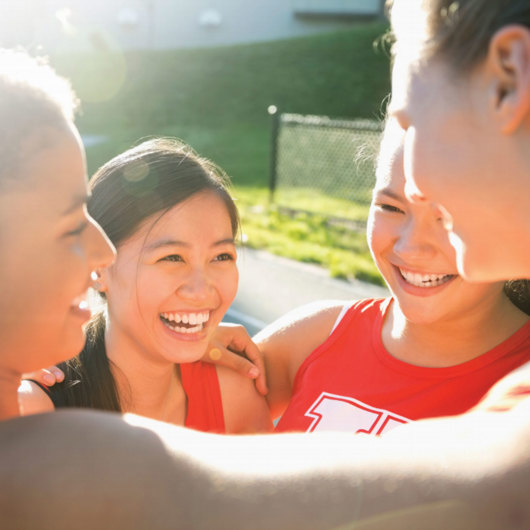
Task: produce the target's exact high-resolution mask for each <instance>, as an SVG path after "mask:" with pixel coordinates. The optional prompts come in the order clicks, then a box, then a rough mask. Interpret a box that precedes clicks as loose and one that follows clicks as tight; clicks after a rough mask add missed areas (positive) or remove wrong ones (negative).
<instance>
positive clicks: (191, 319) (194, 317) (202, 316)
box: [160, 311, 210, 333]
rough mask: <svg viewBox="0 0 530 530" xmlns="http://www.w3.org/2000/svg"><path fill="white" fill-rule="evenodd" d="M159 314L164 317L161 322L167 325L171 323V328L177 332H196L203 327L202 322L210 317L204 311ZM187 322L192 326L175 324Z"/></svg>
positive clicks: (208, 313)
mask: <svg viewBox="0 0 530 530" xmlns="http://www.w3.org/2000/svg"><path fill="white" fill-rule="evenodd" d="M160 316H161V317H162V318H163V319H164V320H163V322H164V323H165V324H166V325H168V322H170V323H171V326H168V327H170V328H171V329H173V330H175V331H178V332H179V333H197V331H200V330H201V329H202V328H203V324H204V323H205V322H208V320H209V318H210V312H209V311H205V312H204V313H160ZM181 322H182V324H189V325H190V326H193V327H182V326H181V327H177V326H176V325H177V324H180V323H181Z"/></svg>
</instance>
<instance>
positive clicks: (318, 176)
mask: <svg viewBox="0 0 530 530" xmlns="http://www.w3.org/2000/svg"><path fill="white" fill-rule="evenodd" d="M273 120H274V121H273V134H272V142H273V146H272V159H271V178H270V192H271V200H272V201H273V202H274V203H275V204H277V205H278V206H280V207H283V208H288V209H290V210H292V211H305V212H310V213H314V214H319V215H323V216H325V217H327V218H344V219H350V220H358V221H361V224H362V221H364V220H365V219H366V215H367V211H368V205H369V203H370V200H371V191H372V187H373V185H374V180H375V177H374V167H375V159H376V155H377V151H378V148H379V141H380V136H381V124H380V122H377V121H370V120H341V119H330V118H328V117H325V116H302V115H298V114H281V115H273Z"/></svg>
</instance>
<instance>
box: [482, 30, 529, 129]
mask: <svg viewBox="0 0 530 530" xmlns="http://www.w3.org/2000/svg"><path fill="white" fill-rule="evenodd" d="M486 60H487V62H488V66H489V67H490V71H491V72H492V73H493V85H492V89H493V90H492V97H493V101H492V103H493V110H494V112H495V114H496V116H497V118H498V122H499V125H500V129H501V132H503V133H504V134H511V133H513V132H514V131H515V130H517V128H518V127H520V126H521V125H522V124H523V122H525V121H526V120H529V119H530V30H529V29H528V28H526V27H524V26H519V25H510V26H505V27H503V28H502V29H500V30H499V31H497V33H495V35H494V36H493V37H492V39H491V42H490V46H489V50H488V56H487V59H486Z"/></svg>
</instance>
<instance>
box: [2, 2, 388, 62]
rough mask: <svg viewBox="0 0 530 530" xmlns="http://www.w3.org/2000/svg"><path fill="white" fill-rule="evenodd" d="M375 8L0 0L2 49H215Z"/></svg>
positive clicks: (338, 23) (339, 22)
mask: <svg viewBox="0 0 530 530" xmlns="http://www.w3.org/2000/svg"><path fill="white" fill-rule="evenodd" d="M381 10H382V1H381V0H251V1H249V0H90V1H87V0H0V45H3V46H13V45H16V44H19V45H23V46H26V47H30V48H36V47H38V46H42V48H43V50H44V51H47V52H55V51H60V50H62V51H64V50H90V49H94V48H98V47H107V46H110V47H118V48H121V49H146V48H147V49H149V48H154V49H166V48H183V47H184V48H189V47H204V46H219V45H229V44H238V43H248V42H258V41H267V40H276V39H281V38H289V37H295V36H301V35H307V34H311V33H316V32H323V31H330V30H334V29H339V28H342V27H347V26H348V25H351V24H352V20H356V19H357V18H358V17H367V16H368V17H373V16H378V15H380V14H381Z"/></svg>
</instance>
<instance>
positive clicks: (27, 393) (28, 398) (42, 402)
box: [18, 380, 55, 416]
mask: <svg viewBox="0 0 530 530" xmlns="http://www.w3.org/2000/svg"><path fill="white" fill-rule="evenodd" d="M18 404H19V407H20V413H21V415H22V416H28V415H30V414H39V413H41V412H51V411H53V410H55V407H54V405H53V402H52V400H51V399H50V397H49V396H48V395H47V394H46V392H44V390H43V389H42V388H40V387H39V386H38V385H36V384H35V383H33V382H32V381H27V380H22V382H21V383H20V386H19V387H18Z"/></svg>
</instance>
